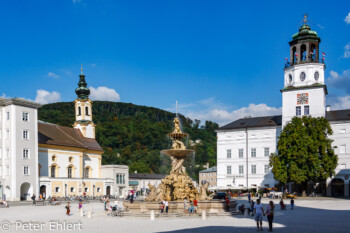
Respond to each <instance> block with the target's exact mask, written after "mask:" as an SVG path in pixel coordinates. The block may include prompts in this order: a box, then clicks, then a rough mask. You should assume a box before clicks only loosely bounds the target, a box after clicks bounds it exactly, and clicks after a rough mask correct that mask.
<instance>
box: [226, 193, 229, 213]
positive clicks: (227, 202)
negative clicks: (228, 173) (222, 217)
mask: <svg viewBox="0 0 350 233" xmlns="http://www.w3.org/2000/svg"><path fill="white" fill-rule="evenodd" d="M225 199H226V209H227V211H230V198H229V197H228V196H226V197H225Z"/></svg>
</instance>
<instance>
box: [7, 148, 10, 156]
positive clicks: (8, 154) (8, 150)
mask: <svg viewBox="0 0 350 233" xmlns="http://www.w3.org/2000/svg"><path fill="white" fill-rule="evenodd" d="M6 158H10V148H6Z"/></svg>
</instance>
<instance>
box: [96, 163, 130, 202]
mask: <svg viewBox="0 0 350 233" xmlns="http://www.w3.org/2000/svg"><path fill="white" fill-rule="evenodd" d="M101 177H103V178H109V179H110V178H113V184H112V185H110V186H107V187H106V195H114V196H118V197H120V198H124V197H126V196H127V195H128V190H129V167H128V166H126V165H102V166H101Z"/></svg>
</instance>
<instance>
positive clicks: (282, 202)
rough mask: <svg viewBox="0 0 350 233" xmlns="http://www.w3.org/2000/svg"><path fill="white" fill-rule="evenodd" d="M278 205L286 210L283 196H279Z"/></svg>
mask: <svg viewBox="0 0 350 233" xmlns="http://www.w3.org/2000/svg"><path fill="white" fill-rule="evenodd" d="M280 206H281V210H286V206H285V204H284V201H283V197H282V198H281V201H280Z"/></svg>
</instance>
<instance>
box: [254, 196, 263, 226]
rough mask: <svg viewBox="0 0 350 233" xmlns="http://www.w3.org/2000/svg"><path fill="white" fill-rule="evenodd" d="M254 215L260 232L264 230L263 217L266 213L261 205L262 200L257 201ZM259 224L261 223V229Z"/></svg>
mask: <svg viewBox="0 0 350 233" xmlns="http://www.w3.org/2000/svg"><path fill="white" fill-rule="evenodd" d="M254 215H255V221H256V226H257V228H258V231H259V230H261V231H262V230H263V229H262V217H263V215H265V213H264V208H263V207H262V204H261V203H260V200H259V199H257V200H256V204H255V205H254ZM259 223H260V227H259Z"/></svg>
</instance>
